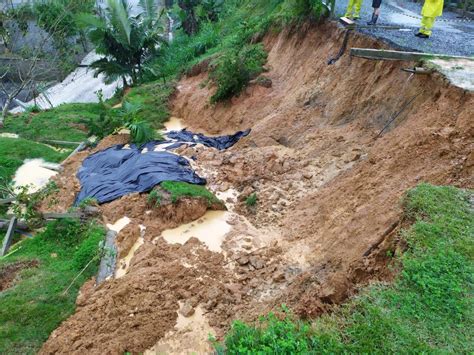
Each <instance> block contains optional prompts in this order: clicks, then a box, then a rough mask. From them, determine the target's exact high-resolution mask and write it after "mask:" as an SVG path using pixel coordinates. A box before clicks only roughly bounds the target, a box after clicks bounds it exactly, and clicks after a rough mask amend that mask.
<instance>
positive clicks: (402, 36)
mask: <svg viewBox="0 0 474 355" xmlns="http://www.w3.org/2000/svg"><path fill="white" fill-rule="evenodd" d="M347 3H348V0H336V15H337V16H338V17H340V16H343V14H344V13H345V10H346V6H347ZM421 8H422V4H420V3H414V2H412V1H406V0H383V1H382V6H381V15H380V18H379V21H378V23H377V24H378V25H399V26H403V29H402V30H386V29H377V28H374V29H360V30H359V31H360V32H362V33H366V34H369V35H371V36H374V37H377V38H379V39H383V40H385V41H386V42H388V43H390V44H391V45H392V46H393V47H395V48H397V49H400V50H409V51H419V52H427V53H437V54H449V55H462V56H474V20H467V21H466V20H461V19H459V18H458V16H459V15H458V14H456V13H453V12H450V11H444V13H443V16H441V17H438V19H437V21H436V23H435V26H434V28H433V35H432V36H431V38H429V39H422V38H418V37H415V36H414V34H415V33H416V32H418V28H419V24H420V19H421V15H420V14H421ZM371 16H372V1H371V0H364V2H363V4H362V11H361V19H360V20H359V21H358V23H360V24H362V25H366V24H367V21H369V20H370V18H371Z"/></svg>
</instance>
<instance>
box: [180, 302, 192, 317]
mask: <svg viewBox="0 0 474 355" xmlns="http://www.w3.org/2000/svg"><path fill="white" fill-rule="evenodd" d="M179 313H181V314H182V315H183V316H185V317H186V318H187V317H191V316H192V315H193V314H194V308H193V307H192V306H191V304H190V303H189V302H188V301H186V302H185V303H184V305H183V307H181V309H180V310H179Z"/></svg>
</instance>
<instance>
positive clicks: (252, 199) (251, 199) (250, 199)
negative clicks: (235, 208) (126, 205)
mask: <svg viewBox="0 0 474 355" xmlns="http://www.w3.org/2000/svg"><path fill="white" fill-rule="evenodd" d="M257 201H258V197H257V194H256V193H255V192H254V193H253V194H251V195H249V196H247V198H246V199H245V204H246V205H247V207H254V206H256V205H257Z"/></svg>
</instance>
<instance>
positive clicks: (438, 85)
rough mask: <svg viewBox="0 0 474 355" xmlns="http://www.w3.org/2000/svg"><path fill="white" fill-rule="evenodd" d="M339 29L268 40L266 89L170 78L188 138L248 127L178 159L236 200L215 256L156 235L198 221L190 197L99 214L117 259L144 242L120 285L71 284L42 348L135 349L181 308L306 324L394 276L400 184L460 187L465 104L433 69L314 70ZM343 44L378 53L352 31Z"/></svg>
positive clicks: (221, 319) (337, 41)
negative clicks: (221, 90) (109, 226)
mask: <svg viewBox="0 0 474 355" xmlns="http://www.w3.org/2000/svg"><path fill="white" fill-rule="evenodd" d="M343 35H344V33H343V32H342V31H341V30H339V29H338V28H337V27H336V26H335V25H334V24H326V25H321V26H319V27H317V28H313V29H310V30H309V31H307V32H305V33H299V34H298V35H289V34H287V33H281V34H278V35H270V36H267V37H266V38H265V45H266V48H267V50H268V51H269V57H268V68H269V71H268V72H267V73H266V77H267V78H268V79H269V80H271V82H272V85H271V87H270V86H269V85H267V86H268V87H265V86H261V85H252V86H250V87H249V88H248V89H247V90H246V92H244V93H243V94H242V95H241V96H240V97H238V98H234V99H233V100H232V103H231V105H229V104H228V103H227V104H218V105H216V106H210V105H208V100H209V97H210V95H211V94H212V89H209V88H208V87H202V86H201V85H200V84H201V82H202V81H204V80H205V79H206V78H207V76H206V74H205V73H204V72H202V70H203V69H204V68H202V69H200V70H198V71H196V72H194V73H192V74H193V75H196V76H192V77H188V78H184V79H183V80H182V81H181V82H180V83H179V85H178V87H177V93H176V95H175V98H174V101H173V115H174V116H176V117H181V118H182V119H183V120H184V122H185V123H186V125H187V126H188V127H190V128H191V129H192V130H194V131H203V132H210V133H215V134H228V133H234V131H236V130H240V129H246V128H252V132H251V134H250V135H249V136H248V137H246V138H244V139H242V140H241V141H240V142H239V143H238V144H237V145H235V146H234V147H233V148H231V149H229V150H227V151H225V152H216V151H213V150H211V149H207V148H204V147H201V146H196V147H192V148H181V149H180V150H179V152H180V153H181V154H184V155H187V156H189V157H191V156H194V157H196V159H197V160H196V162H195V163H193V165H195V166H193V167H195V169H196V170H197V172H198V173H199V174H200V175H201V176H205V177H206V178H207V179H208V181H209V187H210V188H211V189H212V190H214V191H218V192H220V193H223V195H225V196H231V195H232V196H233V195H236V198H234V197H227V199H226V202H228V207H229V211H230V212H229V214H230V216H231V217H230V218H229V220H228V221H227V223H228V224H230V225H231V226H232V230H231V231H230V232H229V233H228V234H227V236H226V239H225V241H224V242H223V243H222V250H223V251H222V253H218V252H211V251H210V250H209V249H208V248H206V246H205V245H204V244H202V243H201V242H199V241H198V240H197V239H195V238H191V239H190V240H188V241H187V242H186V243H185V244H184V245H182V246H181V245H174V244H172V245H170V244H167V243H166V241H165V240H164V239H163V238H162V236H161V233H162V232H163V230H164V229H165V228H172V227H173V226H177V225H178V224H179V223H186V222H188V221H190V220H192V219H195V218H199V217H200V216H202V213H204V212H205V211H206V209H207V205H204V204H202V203H203V202H202V201H201V202H195V201H194V202H193V201H187V202H183V205H181V206H178V207H176V206H175V207H169V208H170V210H168V209H167V208H168V207H166V208H164V209H157V210H154V209H150V207H149V206H147V201H146V197H145V196H141V195H139V194H135V195H130V196H126V197H124V198H122V199H121V200H118V201H114V202H112V203H110V204H107V205H104V206H102V212H103V216H104V219H105V221H106V222H108V223H114V222H116V221H117V220H118V219H120V218H122V217H124V216H127V217H129V218H130V219H131V220H132V222H131V224H130V226H129V227H127V228H126V229H125V230H124V234H123V236H120V235H119V237H118V238H119V239H118V240H119V250H120V251H119V253H120V255H121V256H123V255H125V254H126V253H127V251H128V250H129V249H130V245H134V242H135V241H136V239H137V238H138V236H139V234H138V231H139V228H138V227H139V226H140V225H142V226H144V227H146V231H145V238H144V244H143V245H141V246H140V247H139V249H138V250H137V251H136V253H135V255H134V257H133V259H132V261H131V263H130V265H129V268H128V270H127V273H126V274H125V275H124V276H123V277H122V278H120V279H117V280H109V281H106V282H104V283H103V284H102V285H101V286H99V287H91V285H88V286H87V287H84V288H83V290H82V293H81V296H80V297H79V298H78V309H77V312H76V314H74V315H73V316H72V317H71V318H70V319H69V320H67V321H66V322H64V323H63V324H62V325H61V326H60V327H59V328H58V329H57V330H56V331H55V332H54V333H53V334H52V335H51V337H50V339H49V340H48V342H47V343H46V344H45V346H44V347H43V349H42V352H43V353H53V352H71V351H72V352H77V353H79V352H84V351H87V352H91V353H99V352H101V353H102V352H112V353H119V352H124V351H130V352H143V351H145V350H146V349H150V348H151V347H153V346H155V345H157V344H158V343H159V340H160V339H161V340H163V339H165V338H166V337H167V334H170V333H169V332H170V331H172V330H173V327H174V326H175V324H176V321H177V319H178V314H177V311H178V309H181V308H180V307H181V306H180V305H183V307H184V305H186V307H185V309H186V312H185V313H186V314H189V315H191V314H192V313H193V310H196V309H202V310H204V316H205V318H206V321H207V323H208V324H209V326H210V327H212V328H213V330H214V332H215V333H216V335H217V336H222V335H223V334H224V332H225V331H226V330H227V329H228V328H229V326H230V324H231V322H232V320H234V319H243V320H246V321H252V320H255V319H256V318H257V317H258V316H259V315H260V314H262V313H266V312H267V311H269V310H272V309H277V308H278V307H279V306H280V305H281V303H286V304H287V305H288V306H289V307H290V308H292V309H293V310H294V311H295V312H297V313H298V314H299V315H301V316H303V317H314V316H317V315H318V314H320V313H321V312H327V311H330V310H331V309H332V308H333V307H334V306H335V305H337V304H339V303H341V302H343V301H344V300H345V299H346V298H347V297H349V296H351V295H352V294H353V293H354V292H356V290H357V288H358V287H359V286H360V285H361V284H362V285H363V284H366V283H368V282H370V281H371V280H390V278H391V277H393V274H392V273H391V272H390V270H389V269H388V268H387V265H388V264H389V263H390V262H391V259H390V257H388V254H390V253H387V251H390V252H393V251H394V250H396V249H397V248H399V245H398V237H397V233H398V230H399V228H400V216H401V206H400V205H399V201H400V198H401V197H402V196H403V194H404V193H405V191H406V190H407V189H409V188H411V187H413V186H415V185H416V184H418V183H420V182H422V181H426V182H430V183H434V184H454V185H457V186H462V187H473V186H474V181H473V180H472V171H473V165H474V162H473V160H474V155H473V154H472V151H473V150H474V149H473V148H474V143H473V142H474V140H473V139H472V138H473V137H474V127H473V126H472V117H473V116H474V95H473V94H472V93H469V92H466V91H463V90H461V89H458V88H455V87H452V86H450V85H449V84H448V83H446V81H444V79H443V78H442V77H441V76H439V75H436V74H435V75H431V76H409V75H408V74H406V73H404V72H402V71H401V70H400V69H402V68H403V67H405V66H406V65H407V64H406V63H405V64H401V63H398V62H382V61H380V62H374V61H367V60H364V59H356V58H351V57H349V56H344V57H342V58H341V59H340V60H339V61H338V62H337V63H336V64H334V65H331V66H328V65H327V59H328V58H329V57H331V56H333V55H334V54H335V53H337V52H338V50H339V48H340V45H341V42H342V38H343ZM348 46H350V47H370V48H381V47H383V48H386V46H385V45H383V44H380V43H378V42H377V41H375V40H373V39H368V38H366V37H364V36H362V35H360V34H356V33H354V35H353V37H352V38H351V40H350V42H349V44H348ZM414 97H415V99H414V100H413V101H412V103H411V104H410V105H408V106H407V107H406V109H405V110H403V112H401V114H400V115H399V116H398V118H397V119H396V120H395V122H394V123H392V124H390V125H389V127H388V129H387V130H386V132H383V134H381V135H380V137H378V135H379V133H380V131H381V129H382V128H383V127H384V126H386V125H387V123H389V121H390V120H391V119H392V117H393V116H394V114H395V113H397V112H399V111H400V109H401V107H403V106H405V105H406V103H407V102H409V101H410V100H412V99H413V98H414ZM69 174H75V171H72V170H71V171H70V173H69ZM63 191H64V190H63ZM229 191H230V192H232V193H231V194H228V192H229ZM254 193H255V194H256V195H257V198H258V199H257V203H256V205H255V206H254V207H252V208H248V207H247V205H246V203H245V200H246V197H248V196H249V195H251V194H254ZM196 223H197V222H196ZM132 241H133V242H132ZM174 340H176V339H174ZM203 342H205V339H203Z"/></svg>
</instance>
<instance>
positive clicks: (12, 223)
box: [0, 217, 17, 257]
mask: <svg viewBox="0 0 474 355" xmlns="http://www.w3.org/2000/svg"><path fill="white" fill-rule="evenodd" d="M16 223H17V218H16V217H13V218H12V219H11V220H10V224H9V226H8V230H7V234H6V235H5V238H4V239H3V245H2V250H1V251H0V257H1V256H5V255H7V253H8V249H10V245H11V244H12V239H13V235H14V234H15V228H16Z"/></svg>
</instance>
